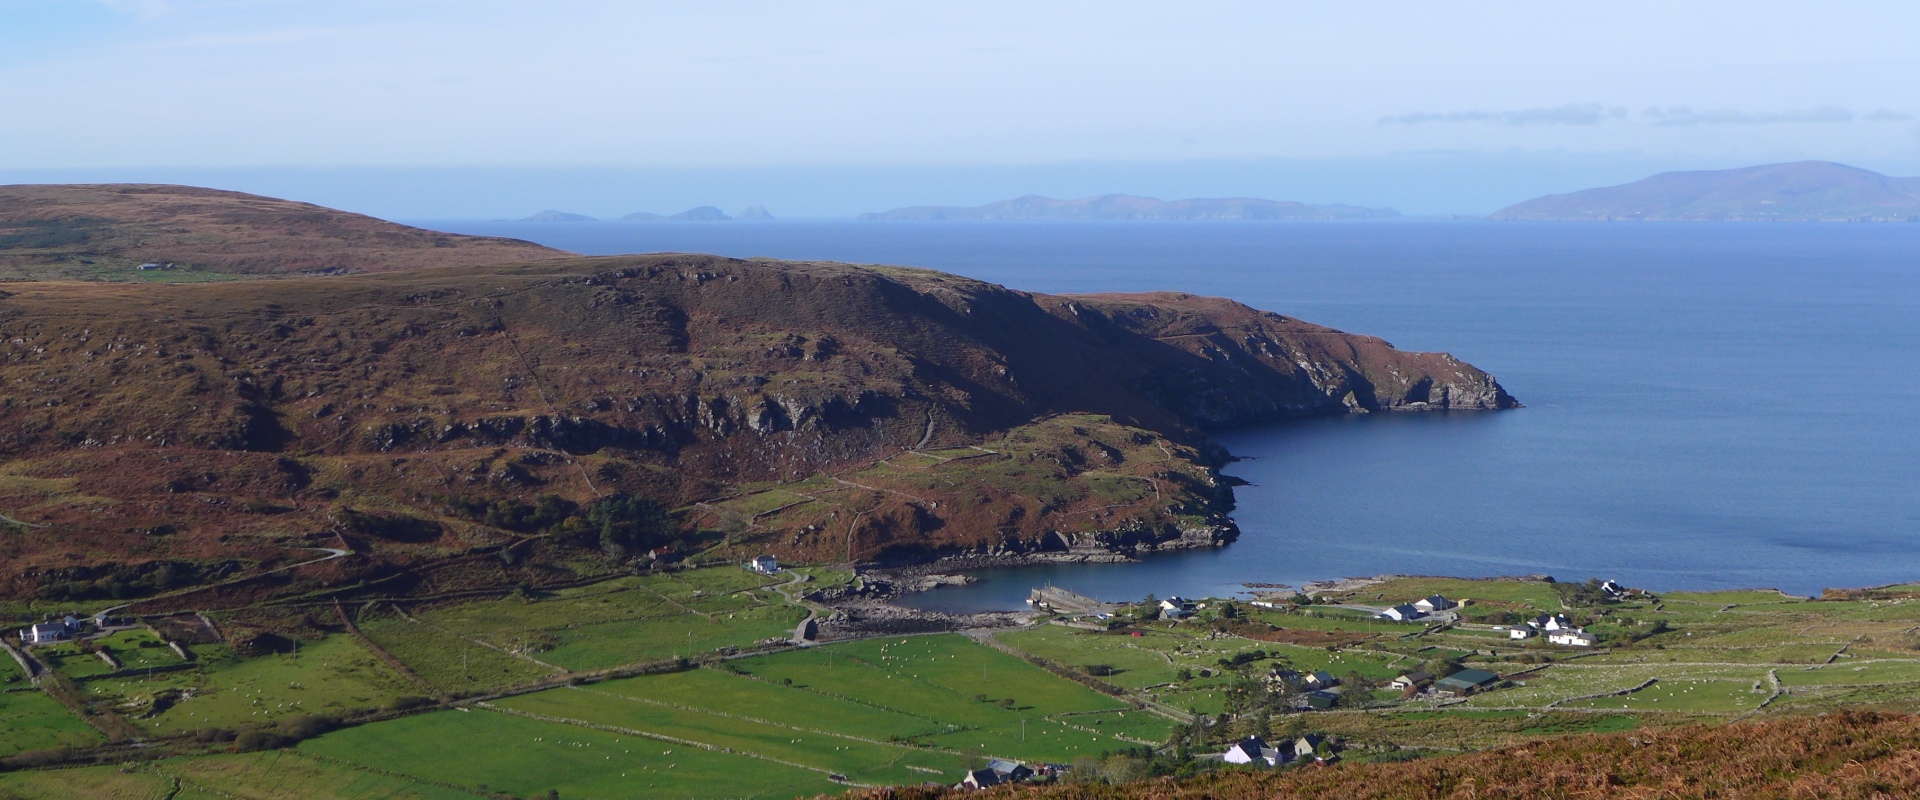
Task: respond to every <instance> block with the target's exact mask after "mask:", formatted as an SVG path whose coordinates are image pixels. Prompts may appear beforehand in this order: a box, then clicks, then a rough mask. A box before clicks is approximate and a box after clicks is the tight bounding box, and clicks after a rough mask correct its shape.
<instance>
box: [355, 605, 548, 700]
mask: <svg viewBox="0 0 1920 800" xmlns="http://www.w3.org/2000/svg"><path fill="white" fill-rule="evenodd" d="M360 632H361V633H363V634H365V635H366V637H367V638H368V639H371V640H373V642H374V643H375V644H378V645H380V647H381V649H383V650H386V651H387V653H389V654H391V655H392V656H393V657H394V658H397V659H399V660H400V662H401V663H403V664H406V665H407V667H408V668H410V669H412V670H413V671H414V674H417V675H419V676H420V677H421V678H423V679H425V680H426V681H427V682H428V683H431V684H433V685H434V686H437V687H439V688H440V689H441V690H443V691H447V692H478V691H486V690H489V689H497V688H501V687H505V686H515V685H520V684H528V683H535V682H538V681H540V680H542V679H545V678H549V677H552V676H553V675H554V674H555V673H556V672H557V671H556V670H553V669H550V668H547V667H543V666H541V665H539V664H535V663H533V662H531V661H528V660H526V659H523V658H518V657H515V656H513V655H510V654H507V653H502V652H500V651H498V650H495V649H493V648H490V647H484V646H482V645H479V644H476V643H474V642H470V641H468V640H466V639H463V638H461V637H460V636H458V635H455V634H452V633H448V632H446V631H443V630H440V629H437V628H435V627H433V626H431V625H426V624H423V623H419V622H412V621H409V620H407V619H406V618H404V617H400V616H398V615H393V616H385V617H378V618H375V619H370V620H366V621H363V622H362V623H361V624H360Z"/></svg>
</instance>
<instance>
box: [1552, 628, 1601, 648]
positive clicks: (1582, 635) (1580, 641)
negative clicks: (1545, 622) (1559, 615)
mask: <svg viewBox="0 0 1920 800" xmlns="http://www.w3.org/2000/svg"><path fill="white" fill-rule="evenodd" d="M1595 641H1596V640H1595V639H1594V636H1593V634H1591V633H1588V632H1586V631H1583V630H1581V629H1579V628H1569V629H1567V630H1562V631H1554V632H1553V633H1549V634H1547V642H1548V643H1550V644H1560V645H1566V646H1568V647H1592V646H1593V643H1594V642H1595Z"/></svg>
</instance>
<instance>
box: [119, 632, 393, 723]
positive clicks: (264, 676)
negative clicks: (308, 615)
mask: <svg viewBox="0 0 1920 800" xmlns="http://www.w3.org/2000/svg"><path fill="white" fill-rule="evenodd" d="M198 650H199V652H198V653H196V655H197V657H198V659H199V660H198V661H197V662H196V666H195V668H194V669H191V670H185V671H178V672H165V673H156V674H154V675H153V676H152V677H150V678H149V677H147V676H142V675H123V676H120V677H115V678H102V679H96V680H90V681H86V682H85V683H83V684H82V688H83V689H84V690H85V691H86V692H87V693H88V694H89V695H92V696H94V697H98V698H101V699H103V700H106V701H107V702H108V703H109V704H111V705H113V706H116V707H118V708H119V710H121V711H122V716H125V717H127V718H128V720H129V721H130V722H132V723H134V724H135V725H139V726H142V727H146V728H148V729H151V730H153V731H156V732H159V733H175V732H185V731H194V730H199V729H201V728H209V727H225V728H231V727H237V726H243V725H255V724H260V723H264V722H272V721H275V720H278V719H280V718H283V717H287V716H292V715H296V714H330V713H340V712H345V711H350V710H354V709H363V708H377V707H381V706H384V705H386V704H388V703H390V702H392V700H393V698H395V697H397V696H400V695H403V694H418V693H419V692H420V690H419V689H418V688H416V687H414V686H413V685H412V684H411V683H408V682H407V681H406V679H404V678H402V677H401V676H400V675H398V674H397V673H395V672H394V671H393V669H392V668H391V667H388V666H387V665H386V664H385V663H383V662H381V661H380V660H379V659H378V658H376V657H375V656H374V655H373V654H372V653H370V652H367V650H366V649H365V648H363V647H361V646H360V644H359V643H358V642H356V641H354V640H353V639H352V638H351V637H347V636H329V637H327V638H325V639H322V640H320V641H317V642H311V643H305V644H302V645H301V647H300V652H299V655H298V656H297V657H296V656H295V655H293V654H291V653H286V654H278V655H268V656H259V657H253V658H247V657H242V656H240V655H238V654H236V653H234V652H233V651H231V650H228V649H227V648H225V647H203V648H198ZM165 695H172V696H173V697H174V698H175V699H174V701H173V705H172V706H171V707H168V708H166V709H165V710H163V711H161V712H160V713H158V714H151V715H150V712H151V709H152V707H153V701H154V699H155V698H156V697H161V696H165ZM189 695H190V696H189Z"/></svg>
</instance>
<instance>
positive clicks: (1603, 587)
mask: <svg viewBox="0 0 1920 800" xmlns="http://www.w3.org/2000/svg"><path fill="white" fill-rule="evenodd" d="M1600 591H1602V592H1606V593H1607V596H1608V597H1620V596H1622V595H1624V594H1626V593H1627V589H1626V587H1624V586H1621V585H1620V584H1618V583H1614V582H1613V581H1611V580H1605V581H1601V582H1600Z"/></svg>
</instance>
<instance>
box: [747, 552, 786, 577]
mask: <svg viewBox="0 0 1920 800" xmlns="http://www.w3.org/2000/svg"><path fill="white" fill-rule="evenodd" d="M747 569H750V570H752V571H754V572H758V573H760V574H762V575H772V574H773V573H776V572H779V571H780V561H779V559H776V558H774V557H773V556H754V557H753V560H752V561H749V562H747Z"/></svg>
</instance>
